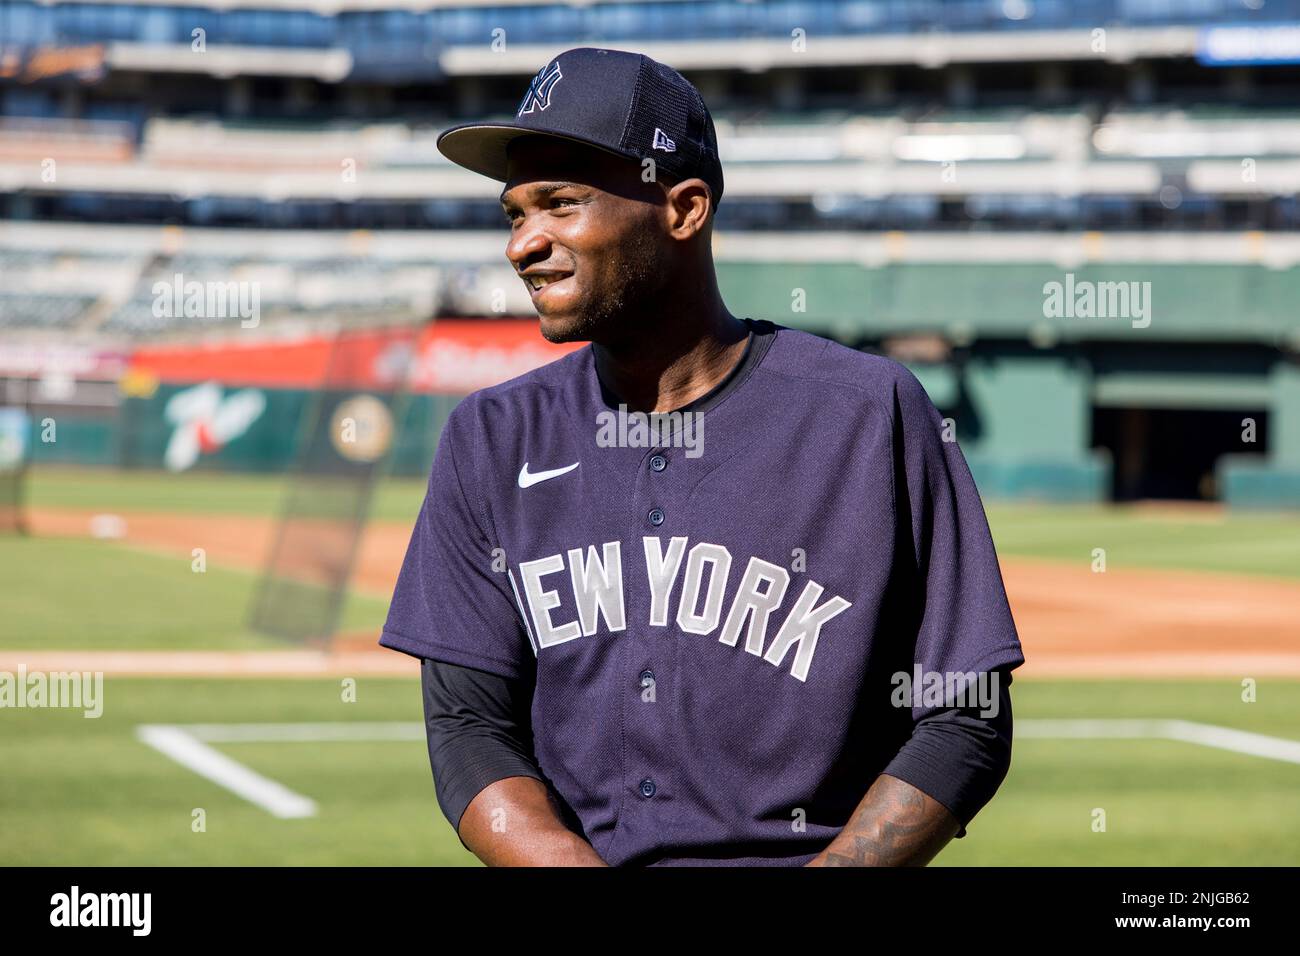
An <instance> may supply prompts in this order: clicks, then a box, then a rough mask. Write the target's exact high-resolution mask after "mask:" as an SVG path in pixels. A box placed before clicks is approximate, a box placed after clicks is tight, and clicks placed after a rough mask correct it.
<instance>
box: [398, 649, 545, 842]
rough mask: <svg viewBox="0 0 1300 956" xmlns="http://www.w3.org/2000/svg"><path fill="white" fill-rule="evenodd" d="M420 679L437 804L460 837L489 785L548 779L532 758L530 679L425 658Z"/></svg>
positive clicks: (531, 687) (531, 689)
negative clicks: (462, 822) (510, 780)
mask: <svg viewBox="0 0 1300 956" xmlns="http://www.w3.org/2000/svg"><path fill="white" fill-rule="evenodd" d="M420 681H421V684H422V686H423V688H424V725H425V732H426V735H427V737H428V742H429V765H430V767H431V768H432V770H433V783H434V789H435V791H436V792H437V796H438V806H439V807H441V809H442V812H443V815H444V816H446V818H447V820H448V822H449V823H451V825H452V828H453V829H455V830H456V831H457V835H459V832H460V819H461V817H462V816H463V815H464V813H465V809H466V808H467V807H468V806H469V805H470V802H471V801H472V800H473V799H474V798H475V797H476V796H478V794H479V792H480V791H481V790H483V788H484V787H487V786H488V785H490V784H493V783H495V782H496V781H498V780H504V779H506V778H507V777H535V778H537V779H538V780H543V781H544V780H545V777H544V776H543V775H542V772H541V770H540V769H539V768H538V766H537V762H536V759H535V758H534V756H533V734H532V721H531V717H530V712H531V708H532V700H533V681H532V680H531V679H528V680H524V679H512V678H506V677H501V676H498V675H497V674H489V673H488V672H486V671H481V670H477V669H475V668H473V667H463V666H461V665H458V664H448V663H445V662H443V661H434V660H430V659H428V658H424V659H423V660H422V662H421V666H420ZM463 842H464V841H462V844H463Z"/></svg>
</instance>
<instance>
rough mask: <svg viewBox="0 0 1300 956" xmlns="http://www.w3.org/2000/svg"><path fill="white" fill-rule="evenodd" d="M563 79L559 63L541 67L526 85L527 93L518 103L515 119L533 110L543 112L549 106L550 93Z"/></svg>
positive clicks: (556, 61) (555, 62)
mask: <svg viewBox="0 0 1300 956" xmlns="http://www.w3.org/2000/svg"><path fill="white" fill-rule="evenodd" d="M562 79H564V74H563V73H561V72H560V63H559V61H558V60H555V61H553V62H551V63H550V64H548V65H547V66H544V67H542V68H541V69H540V70H538V71H537V75H536V76H535V77H533V81H532V82H531V83H529V84H528V92H527V93H525V94H524V98H523V100H521V101H520V103H519V109H518V110H517V111H516V113H515V117H516V118H518V117H520V116H523V115H524V114H525V113H531V112H532V111H533V110H534V109H539V110H544V109H546V108H547V107H548V106H550V105H551V92H552V91H553V90H554V89H555V84H556V83H558V82H560V80H562Z"/></svg>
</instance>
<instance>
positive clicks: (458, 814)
mask: <svg viewBox="0 0 1300 956" xmlns="http://www.w3.org/2000/svg"><path fill="white" fill-rule="evenodd" d="M438 146H439V149H440V150H441V151H442V152H443V153H444V154H445V155H446V156H447V157H448V158H450V159H451V160H453V161H454V162H456V163H458V164H460V165H462V166H465V167H467V168H469V169H471V170H474V171H476V172H479V173H482V174H484V175H486V176H489V177H492V178H493V179H496V180H498V181H500V182H502V183H504V185H505V188H504V191H503V192H502V194H501V204H502V208H503V211H504V213H505V217H506V219H507V220H508V222H509V231H510V234H509V238H508V240H507V242H506V249H505V252H506V257H507V259H508V260H509V261H510V263H511V265H512V266H514V268H515V269H516V271H517V272H518V273H519V276H520V279H521V281H522V282H523V283H524V284H525V285H526V286H527V288H528V291H529V293H530V295H531V297H532V302H533V305H534V307H535V308H536V311H537V314H538V316H539V319H540V323H541V333H542V335H543V336H545V337H546V338H547V339H548V340H550V341H552V342H572V341H583V342H590V343H591V344H590V346H588V347H586V348H581V349H579V350H577V351H574V352H572V353H570V354H568V355H566V356H565V357H564V358H562V359H560V360H558V361H556V362H552V363H551V364H549V365H546V366H544V367H542V368H539V369H537V370H535V371H533V372H530V373H528V374H526V375H523V376H521V377H519V378H516V379H513V380H511V381H508V382H505V383H504V384H501V385H497V386H494V387H492V388H487V389H483V390H481V391H479V392H476V393H474V394H473V395H471V396H469V397H468V398H467V399H465V400H464V401H463V402H462V403H460V405H458V406H457V407H456V409H455V411H454V412H453V413H452V414H451V416H450V418H449V420H448V422H447V424H446V426H445V428H444V430H443V432H442V435H441V439H440V441H439V445H438V449H437V452H436V455H435V459H434V463H433V469H432V473H431V475H430V479H429V484H428V489H427V494H426V497H425V499H424V503H423V506H422V508H421V510H420V513H419V517H418V519H417V522H416V525H415V529H414V532H413V534H412V536H411V542H410V546H409V549H408V551H407V554H406V559H405V563H404V565H403V567H402V570H401V573H400V576H399V579H398V582H397V586H396V590H395V593H394V595H393V602H392V606H391V609H390V611H389V614H388V618H387V622H386V624H385V627H384V631H383V635H382V637H381V639H380V643H382V644H383V645H384V646H386V647H389V648H393V649H396V650H399V651H402V652H405V653H407V654H411V655H414V656H416V657H418V658H420V659H421V660H422V661H423V664H422V675H423V687H424V706H425V716H426V725H427V730H428V742H429V757H430V762H431V765H432V768H433V776H434V782H435V788H436V792H437V797H438V801H439V805H440V806H441V808H442V811H443V812H444V813H445V814H446V816H447V819H448V820H449V821H450V822H451V824H452V825H453V827H455V828H456V831H457V833H458V834H459V836H460V839H461V841H462V842H463V843H464V845H465V846H466V847H468V848H469V849H470V850H471V851H472V852H473V853H475V854H476V855H477V856H478V857H479V858H480V859H481V860H483V861H484V862H485V863H487V864H489V865H531V864H538V865H593V866H601V865H611V866H621V865H635V866H640V865H682V864H696V865H702V864H708V865H787V866H797V865H823V864H827V865H923V864H925V863H926V862H928V861H929V860H930V859H931V858H933V857H934V855H935V854H936V853H938V852H939V851H940V849H942V847H943V846H944V845H945V844H946V843H947V842H948V841H949V840H951V839H952V838H954V837H956V836H961V835H963V834H964V828H965V826H966V825H967V824H968V823H969V822H970V821H971V819H972V818H973V817H974V815H975V814H976V812H977V811H978V810H979V809H980V808H981V807H982V806H983V805H984V804H985V803H986V802H987V801H988V800H989V799H990V798H991V796H992V795H993V793H994V792H995V791H996V789H997V787H998V786H999V785H1000V783H1001V781H1002V779H1003V778H1004V776H1005V774H1006V772H1007V767H1008V764H1009V760H1010V747H1011V710H1010V700H1009V697H1008V694H1007V686H1008V684H1009V682H1010V670H1011V669H1012V668H1014V667H1015V666H1017V665H1018V664H1020V663H1023V657H1022V655H1021V648H1020V643H1019V640H1018V638H1017V634H1016V629H1015V625H1014V623H1013V621H1012V617H1011V613H1010V610H1009V608H1008V605H1007V600H1006V595H1005V592H1004V590H1003V585H1002V579H1001V574H1000V571H999V568H998V562H997V557H996V555H995V553H994V549H993V544H992V540H991V538H990V535H989V530H988V525H987V523H986V521H985V517H984V512H983V509H982V507H981V504H980V500H979V497H978V494H977V493H976V489H975V486H974V483H973V482H972V480H971V476H970V472H969V470H968V469H967V466H966V463H965V460H964V459H963V457H962V454H961V452H960V450H959V449H958V446H957V445H956V444H955V443H954V442H953V441H951V440H945V437H946V436H945V435H944V427H943V422H942V420H941V419H940V417H939V414H938V412H937V411H936V410H935V408H934V406H933V405H932V404H931V403H930V401H929V399H928V398H927V396H926V394H925V392H924V391H923V390H922V388H921V386H920V384H919V383H918V382H917V380H916V379H915V378H914V377H913V376H912V374H911V373H910V372H908V371H907V370H906V369H905V368H904V367H902V366H901V365H899V364H897V363H895V362H892V361H890V360H887V359H885V358H882V357H879V356H875V355H870V354H866V353H863V352H858V351H854V350H852V349H849V348H846V347H843V346H841V345H839V344H836V343H833V342H831V341H829V340H827V339H823V338H819V337H817V336H814V335H811V334H808V333H805V332H802V331H797V330H793V329H789V328H785V327H782V326H780V325H776V324H773V323H772V322H769V321H761V320H755V319H752V318H744V319H740V318H737V317H735V316H733V315H732V314H731V313H730V312H729V311H728V310H727V307H726V305H725V304H724V302H723V300H722V297H721V295H720V294H719V291H718V286H717V281H716V277H715V274H714V266H713V259H712V252H711V243H712V228H713V217H714V215H715V213H716V211H717V207H718V202H719V201H720V199H721V198H722V192H723V177H722V168H721V164H720V162H719V158H718V150H717V141H716V137H715V133H714V127H713V120H712V118H711V117H710V115H709V112H708V110H707V109H706V108H705V105H704V102H703V100H702V99H701V97H700V94H699V93H698V92H697V90H696V89H695V88H694V87H693V86H692V85H691V84H690V83H689V82H687V81H686V80H685V79H684V78H683V77H682V76H681V75H679V74H678V73H677V72H675V71H674V70H672V69H670V68H668V67H666V66H664V65H662V64H660V63H657V62H655V61H654V60H652V59H650V58H648V57H646V56H643V55H639V54H635V53H628V52H621V51H617V50H605V49H589V48H583V49H575V50H569V51H567V52H565V53H563V54H561V55H559V56H557V57H556V58H555V59H554V60H552V61H551V62H550V63H548V64H547V65H546V66H544V67H543V68H542V69H541V70H540V71H539V72H538V73H537V75H536V77H535V78H534V79H533V80H532V82H531V83H530V84H529V87H528V91H527V92H526V93H525V94H524V97H523V100H522V102H521V103H520V104H519V108H518V112H517V116H516V118H515V120H514V121H513V122H509V123H500V124H476V125H463V126H457V127H455V128H453V129H450V130H447V131H446V132H444V133H443V134H442V135H441V136H440V137H439V140H438ZM772 268H779V267H778V266H776V265H773V266H772ZM809 291H810V292H813V293H814V294H815V291H816V290H809ZM782 305H783V303H776V302H774V303H773V306H774V308H777V307H780V306H782Z"/></svg>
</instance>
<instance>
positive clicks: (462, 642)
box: [379, 399, 532, 678]
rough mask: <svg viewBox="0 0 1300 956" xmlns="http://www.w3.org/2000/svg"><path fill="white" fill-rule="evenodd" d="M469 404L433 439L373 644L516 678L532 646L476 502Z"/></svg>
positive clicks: (477, 476)
mask: <svg viewBox="0 0 1300 956" xmlns="http://www.w3.org/2000/svg"><path fill="white" fill-rule="evenodd" d="M468 402H469V400H468V399H467V400H466V402H462V403H461V404H460V405H458V406H457V407H456V409H455V410H454V411H453V412H452V414H451V416H450V417H449V418H448V421H447V424H446V426H445V427H444V428H443V431H442V435H441V437H440V438H439V440H438V448H437V451H436V452H435V454H434V460H433V468H432V470H431V472H430V476H429V485H428V489H427V491H426V492H425V496H424V501H423V503H422V504H421V506H420V512H419V515H418V516H417V518H416V521H415V527H414V529H413V530H412V532H411V540H410V544H409V545H408V546H407V549H406V558H405V559H404V560H403V562H402V568H401V571H400V572H399V573H398V577H397V585H396V587H395V589H394V591H393V600H392V603H391V605H390V606H389V609H388V617H387V620H386V621H385V623H384V628H383V633H382V635H381V636H380V639H379V643H380V644H381V645H383V646H384V647H388V648H392V649H393V650H397V651H402V652H404V653H407V654H410V655H412V656H414V657H420V658H429V659H431V660H436V661H445V662H447V663H450V664H461V665H464V666H466V667H475V668H478V669H479V670H483V671H487V672H489V673H492V674H497V675H499V676H502V677H512V678H517V677H520V676H522V674H523V673H524V672H525V671H526V665H528V664H530V663H531V657H532V648H531V645H530V644H529V642H528V639H527V635H526V633H525V631H524V628H523V624H522V618H521V617H520V614H519V610H518V605H517V604H516V603H515V599H514V596H513V590H512V587H511V583H510V577H509V572H508V570H507V567H508V566H507V564H506V563H505V561H504V560H496V555H494V551H495V549H496V548H497V545H496V544H495V543H494V542H493V541H492V539H491V537H490V535H489V529H488V526H487V525H488V522H487V518H486V512H485V509H483V507H482V506H481V503H480V502H479V501H478V495H479V493H480V490H481V488H482V487H483V484H484V480H483V479H484V478H485V476H484V475H483V474H482V466H481V465H479V464H476V463H477V462H478V461H480V460H481V459H479V457H478V455H477V454H476V452H477V451H478V443H477V441H476V438H475V434H474V429H473V425H474V419H473V417H472V415H471V414H469V412H468V410H467V409H466V405H467V403H468ZM498 569H499V570H498Z"/></svg>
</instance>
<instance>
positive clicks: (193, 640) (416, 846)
mask: <svg viewBox="0 0 1300 956" xmlns="http://www.w3.org/2000/svg"><path fill="white" fill-rule="evenodd" d="M31 477H32V481H31V486H30V493H29V495H28V500H29V501H30V503H32V504H33V505H35V506H38V507H42V506H50V507H76V508H102V509H103V510H105V511H120V512H124V513H126V512H130V511H132V510H151V511H159V510H175V511H190V512H209V513H221V514H266V515H270V514H274V513H275V511H276V509H277V507H278V504H279V502H280V498H281V495H282V493H283V482H282V481H281V479H279V478H262V477H247V478H230V477H226V476H213V475H201V474H196V475H186V476H171V475H162V474H138V475H137V474H122V473H117V472H97V471H85V470H73V469H56V468H40V469H37V470H36V471H34V472H33V474H32V476H31ZM423 491H424V482H423V480H402V481H389V482H386V483H384V485H383V486H382V487H381V489H380V490H379V491H378V493H377V495H376V499H375V516H376V517H378V518H381V519H386V520H393V521H402V522H409V521H411V520H413V519H414V516H415V513H416V510H417V509H418V507H419V503H420V498H421V495H422V494H423ZM989 516H990V523H991V525H992V527H993V529H994V536H995V538H996V539H997V542H998V547H999V551H1000V553H1001V554H1003V555H1018V556H1025V557H1042V558H1051V559H1071V560H1083V561H1086V560H1088V555H1089V553H1090V551H1091V549H1092V548H1094V547H1105V548H1107V551H1108V559H1109V561H1110V562H1111V563H1112V566H1114V564H1115V563H1117V562H1119V563H1122V564H1126V565H1129V566H1139V567H1156V568H1159V567H1168V568H1189V569H1197V570H1207V571H1220V572H1227V573H1235V574H1254V575H1267V576H1274V577H1291V578H1294V577H1296V576H1300V517H1298V516H1295V515H1218V514H1213V513H1206V514H1204V515H1201V514H1195V513H1187V514H1181V515H1179V514H1174V513H1156V512H1142V511H1133V510H1128V509H1103V508H1082V507H1046V506H1015V507H1011V506H1003V505H996V506H993V507H991V508H990V509H989ZM0 580H4V581H5V586H4V598H3V614H0V650H37V649H49V650H56V649H57V650H80V649H87V650H88V649H98V650H118V649H150V650H161V649H188V650H193V649H223V650H238V649H251V650H256V649H274V648H279V647H283V646H284V645H283V644H281V643H280V642H277V641H275V640H272V639H270V638H266V637H263V636H261V635H258V634H255V633H253V632H251V631H249V630H248V629H247V627H246V625H245V624H244V615H245V613H246V610H247V606H248V602H249V599H250V597H251V594H252V588H253V586H254V584H255V581H256V576H255V574H254V573H252V572H251V571H249V570H247V569H238V568H225V567H216V566H212V565H209V568H208V570H207V572H206V573H204V574H194V573H193V572H192V571H191V570H190V566H189V562H188V561H185V560H177V559H175V558H173V557H169V556H166V555H162V554H158V553H154V552H149V551H143V550H136V549H134V548H131V547H129V546H126V545H123V544H121V543H114V542H102V541H90V540H72V539H24V538H13V537H10V538H0ZM385 611H386V602H385V601H384V600H382V599H380V598H377V597H375V596H357V595H353V596H351V597H350V599H349V601H348V603H347V605H346V610H345V615H344V625H343V626H344V628H345V629H348V630H357V629H376V630H377V628H378V627H379V625H380V624H381V623H382V621H383V617H384V613H385ZM1239 695H1240V687H1239V685H1238V684H1237V683H1236V682H1235V681H1231V680H1225V681H1222V682H1201V681H1197V682H1191V681H1173V680H1170V681H1156V682H1137V681H1120V680H1109V681H1100V680H1090V681H1047V680H1032V679H1027V678H1019V679H1017V680H1016V683H1015V689H1014V691H1013V698H1014V702H1015V718H1016V721H1017V725H1018V726H1030V725H1029V724H1026V723H1024V722H1031V721H1036V720H1043V719H1062V718H1089V719H1098V718H1109V719H1133V718H1177V719H1182V720H1189V721H1198V722H1203V723H1207V724H1214V725H1219V726H1224V727H1230V728H1235V729H1238V730H1244V731H1252V732H1255V733H1259V734H1266V735H1269V736H1272V737H1277V738H1281V739H1284V740H1289V741H1300V681H1280V680H1278V681H1273V680H1261V682H1260V685H1259V699H1258V701H1257V702H1256V703H1250V704H1247V703H1243V702H1242V701H1241V700H1240V696H1239ZM105 698H106V699H105V708H104V715H103V716H102V717H101V718H98V719H86V718H83V717H82V716H81V714H80V712H78V711H66V710H26V709H25V710H16V709H7V708H6V709H4V710H0V768H3V771H2V772H0V865H8V864H24V863H28V864H91V865H101V864H103V865H107V864H169V863H178V864H203V865H226V864H304V865H316V864H375V865H394V864H471V865H474V864H476V861H475V860H474V858H473V857H472V856H471V855H470V854H469V853H468V852H467V851H465V849H464V848H463V847H462V846H461V845H460V842H459V841H458V840H457V838H456V836H455V834H454V833H453V832H452V831H451V829H450V827H449V826H448V824H447V823H446V822H445V821H444V820H443V818H442V816H441V814H440V812H439V811H438V808H437V805H436V803H435V801H434V792H433V786H432V781H431V779H430V774H429V766H428V760H427V756H426V753H425V748H424V745H423V743H422V742H419V741H418V740H408V741H404V742H349V743H337V742H315V743H285V742H274V743H270V742H263V743H239V744H216V745H214V746H216V748H217V749H218V750H219V751H220V752H221V753H223V754H226V755H227V756H229V757H231V758H233V759H235V760H238V761H240V762H241V763H243V764H245V765H246V766H248V767H249V768H251V769H253V770H254V771H256V772H258V773H260V774H263V775H265V776H267V777H269V778H271V779H272V780H275V781H277V782H279V783H280V784H282V785H283V786H285V787H288V788H289V789H290V790H292V791H294V792H296V793H298V794H301V795H303V796H306V797H309V798H310V799H312V800H314V801H316V803H317V804H318V807H319V813H318V815H317V816H315V817H314V818H310V819H298V820H282V819H277V818H275V817H274V816H272V815H271V814H270V813H268V812H267V811H266V810H264V809H262V808H259V807H257V806H255V805H253V804H251V803H249V802H247V801H245V800H244V799H242V798H240V797H238V796H235V795H234V794H232V793H229V792H228V791H226V790H224V789H222V788H221V787H219V786H217V785H216V784H214V783H211V782H209V781H208V780H205V779H203V778H202V777H200V776H198V775H197V774H195V773H194V772H192V771H190V770H187V769H185V768H184V767H182V766H180V765H179V764H177V763H175V762H173V761H172V760H170V759H168V758H167V757H165V756H163V755H162V754H161V753H159V752H157V751H156V750H154V749H152V748H150V747H149V746H147V745H145V744H144V743H142V742H141V741H140V740H138V739H137V737H136V728H137V727H138V726H140V725H142V724H190V723H197V722H211V723H253V722H256V723H272V724H275V723H297V722H320V723H326V724H334V723H339V722H348V723H357V722H360V723H366V722H373V721H401V722H408V723H410V724H412V725H418V723H419V721H420V719H421V706H420V697H419V686H418V682H416V681H415V680H413V679H397V678H388V679H380V678H362V679H360V680H359V681H358V688H357V700H356V702H355V703H345V702H343V701H342V699H341V689H340V682H339V681H338V680H323V679H322V680H315V679H312V680H279V679H255V680H254V679H250V680H220V679H211V680H178V679H156V680H147V679H131V680H127V679H112V678H110V679H109V681H108V682H107V685H106V690H105ZM196 808H202V809H203V810H204V811H205V814H206V831H205V832H200V833H196V832H193V831H192V829H191V813H192V811H193V810H194V809H196ZM1096 809H1101V810H1104V811H1105V814H1106V830H1105V832H1094V829H1093V820H1094V817H1093V814H1094V811H1095V810H1096ZM937 863H938V864H940V865H977V864H999V865H1000V864H1018V865H1061V864H1084V865H1148V864H1149V865H1234V864H1235V865H1282V864H1286V865H1296V864H1300V764H1295V763H1288V762H1283V761H1280V760H1274V759H1266V758H1263V757H1257V756H1248V755H1244V754H1241V753H1234V752H1229V751H1224V750H1215V749H1210V748H1207V747H1204V746H1198V745H1195V744H1191V743H1185V742H1177V741H1170V740H1147V739H1143V740H1115V739H1111V740H1107V739H1088V740H1071V739H1040V738H1034V737H1030V736H1028V735H1024V734H1021V735H1018V736H1017V739H1016V744H1015V755H1014V760H1013V766H1012V770H1011V774H1010V776H1009V777H1008V779H1007V781H1006V783H1005V784H1004V785H1003V788H1002V790H1001V791H1000V792H999V794H998V796H997V797H996V798H995V800H994V801H993V802H992V804H990V805H989V806H988V807H987V808H985V810H984V811H983V813H982V814H981V815H980V816H979V818H978V819H977V820H976V821H975V823H974V824H973V825H972V826H971V828H970V832H969V835H968V836H967V837H966V838H965V839H963V840H960V841H956V842H955V843H954V844H952V845H951V846H950V847H949V848H948V849H947V850H946V851H945V852H944V853H943V854H942V856H941V857H940V858H939V860H938V861H937Z"/></svg>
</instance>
